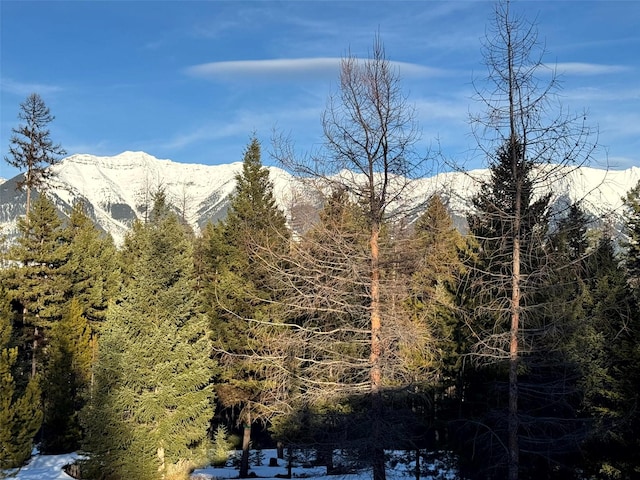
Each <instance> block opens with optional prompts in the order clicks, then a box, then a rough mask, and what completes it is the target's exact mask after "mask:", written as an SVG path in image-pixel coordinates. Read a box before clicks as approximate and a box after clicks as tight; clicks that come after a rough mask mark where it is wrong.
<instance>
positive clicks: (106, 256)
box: [65, 203, 120, 328]
mask: <svg viewBox="0 0 640 480" xmlns="http://www.w3.org/2000/svg"><path fill="white" fill-rule="evenodd" d="M65 236H66V238H67V239H68V241H69V248H70V252H69V261H68V262H67V264H66V268H65V272H66V274H67V275H68V276H69V284H70V290H69V292H68V293H67V297H68V298H75V299H77V301H78V302H79V303H80V305H81V306H82V310H83V315H84V316H85V317H86V319H87V320H88V321H89V323H90V324H92V326H93V328H96V327H98V324H99V323H100V322H102V321H104V319H105V316H106V311H107V305H108V302H109V300H111V299H113V298H114V297H115V295H116V293H117V288H118V284H119V281H120V271H119V268H118V265H117V260H116V247H115V245H114V243H113V239H112V238H111V236H110V235H106V234H104V233H103V232H101V231H99V230H98V229H97V228H96V226H95V225H94V223H93V222H92V221H91V219H90V218H89V216H88V215H87V212H86V211H85V206H84V205H83V204H82V203H76V204H75V205H74V206H73V209H72V210H71V213H70V215H69V220H68V221H67V224H66V231H65Z"/></svg>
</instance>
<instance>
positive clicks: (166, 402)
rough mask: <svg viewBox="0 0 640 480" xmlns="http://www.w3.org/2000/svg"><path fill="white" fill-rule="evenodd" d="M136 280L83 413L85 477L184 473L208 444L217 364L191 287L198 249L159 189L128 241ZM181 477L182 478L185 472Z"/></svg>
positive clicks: (115, 316)
mask: <svg viewBox="0 0 640 480" xmlns="http://www.w3.org/2000/svg"><path fill="white" fill-rule="evenodd" d="M127 248H129V249H133V250H134V251H135V253H136V255H137V258H136V256H132V255H131V253H132V252H129V253H128V254H126V255H125V258H135V260H134V264H133V265H131V266H130V270H131V273H132V277H131V279H130V280H129V282H128V283H126V284H125V285H124V287H123V290H122V293H121V295H120V298H119V299H118V301H117V302H116V303H112V305H111V307H110V308H109V311H108V314H107V320H106V322H105V324H104V327H103V329H102V333H101V337H100V343H99V355H98V362H97V365H96V368H95V388H94V391H93V395H92V399H91V401H90V403H89V406H88V408H87V409H86V410H85V412H84V415H83V417H84V425H85V426H86V428H87V430H88V432H87V438H86V448H87V450H88V451H89V452H90V453H91V458H90V460H89V463H88V465H87V468H88V471H89V472H94V473H100V474H102V475H105V476H106V477H107V478H136V479H140V480H144V479H147V478H149V479H156V478H164V477H165V476H168V475H169V474H170V473H171V472H172V471H176V470H178V471H181V470H184V471H186V470H187V469H188V468H189V466H190V465H193V462H195V461H198V458H199V455H200V454H202V453H203V450H204V448H205V446H206V442H207V429H208V426H209V421H210V419H211V417H212V414H213V411H212V400H213V398H212V392H211V388H212V386H211V382H210V380H211V377H212V375H213V373H214V370H213V367H214V364H213V362H212V360H211V358H210V355H211V343H210V336H209V333H208V332H209V329H208V326H207V319H206V317H205V315H203V314H202V313H201V304H200V302H199V298H198V296H197V293H196V289H195V278H194V268H193V248H192V243H191V241H190V238H189V234H188V233H187V232H186V230H185V227H184V226H183V225H182V224H181V222H180V220H179V219H178V218H177V217H176V215H175V214H173V213H171V212H170V211H169V209H168V207H167V205H166V204H165V200H164V195H163V194H162V192H159V193H158V194H157V195H156V201H155V205H154V209H153V212H152V216H151V221H150V223H149V224H147V225H144V226H139V227H138V228H137V229H135V230H134V233H133V236H132V237H131V238H129V240H128V242H127ZM183 474H184V472H183Z"/></svg>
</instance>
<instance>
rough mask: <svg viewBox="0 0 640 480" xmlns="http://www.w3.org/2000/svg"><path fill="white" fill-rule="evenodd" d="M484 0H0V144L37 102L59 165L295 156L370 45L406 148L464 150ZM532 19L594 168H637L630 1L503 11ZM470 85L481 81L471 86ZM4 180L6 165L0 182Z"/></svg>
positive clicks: (636, 65) (636, 40)
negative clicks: (141, 157)
mask: <svg viewBox="0 0 640 480" xmlns="http://www.w3.org/2000/svg"><path fill="white" fill-rule="evenodd" d="M493 8H494V4H493V3H492V2H487V1H455V0H454V1H446V2H439V1H426V0H425V1H418V0H414V1H408V2H405V1H384V2H373V1H328V2H327V1H324V2H323V1H311V0H307V1H283V2H276V1H270V0H265V1H258V0H254V1H163V2H160V1H66V2H60V1H41V2H30V1H7V0H2V1H0V9H1V12H0V19H1V25H0V27H1V28H0V31H1V39H0V40H1V52H0V95H1V96H0V106H1V118H0V122H1V123H0V127H1V129H0V148H1V149H2V153H3V156H4V155H6V153H7V151H8V146H9V136H10V133H11V128H12V127H15V126H17V124H18V120H17V113H18V109H19V104H20V103H21V102H22V101H24V99H25V98H26V96H27V95H28V94H29V93H31V92H37V93H39V94H40V95H41V96H42V97H43V99H44V100H45V102H46V103H47V105H48V106H49V107H50V109H51V112H52V113H53V114H54V115H55V116H56V119H55V121H54V122H53V123H52V124H51V132H52V137H53V139H54V140H55V141H56V142H59V143H61V144H62V146H63V147H64V148H65V149H66V150H67V152H68V153H69V154H73V153H89V154H95V155H115V154H118V153H120V152H123V151H125V150H143V151H145V152H148V153H150V154H152V155H154V156H156V157H159V158H168V159H172V160H175V161H179V162H189V163H204V164H220V163H230V162H234V161H239V160H241V159H242V153H243V150H244V148H245V147H246V145H247V143H248V141H249V138H250V136H251V135H252V133H253V132H255V133H256V134H257V136H258V138H259V139H260V140H261V141H262V143H263V149H264V150H263V151H264V154H263V162H264V163H265V164H270V163H272V162H271V160H270V159H269V156H268V153H269V150H270V148H271V147H270V139H271V136H272V131H273V130H274V129H276V130H277V131H279V132H282V133H284V134H285V135H287V136H289V137H290V138H291V139H292V140H293V141H294V142H295V147H296V150H298V151H299V152H305V151H309V150H312V149H316V148H317V147H318V146H319V145H320V144H321V142H322V129H321V115H322V111H323V110H324V108H325V106H326V103H327V97H328V95H329V94H330V93H332V92H335V91H336V85H337V80H338V74H339V59H340V57H342V56H344V55H345V54H347V53H348V52H351V53H352V54H355V55H356V56H358V57H361V58H364V57H366V55H367V52H368V50H370V48H371V45H372V42H373V38H374V35H375V34H376V32H379V33H380V37H381V39H382V41H383V42H384V45H385V48H386V55H387V58H388V59H389V60H391V61H393V62H399V63H398V65H399V66H398V68H399V71H400V75H401V78H402V87H403V91H404V92H405V94H406V95H407V97H408V100H409V102H411V103H413V104H414V105H415V106H416V113H417V120H418V122H419V124H420V127H421V130H422V138H421V140H420V142H421V143H420V144H419V145H418V148H419V149H421V150H423V151H426V150H427V148H429V146H430V145H431V146H433V145H436V144H439V146H440V147H439V148H440V149H441V151H442V154H443V155H444V156H445V157H446V158H449V159H453V160H456V161H459V162H461V163H466V164H467V166H469V167H475V166H480V165H481V160H482V158H481V157H480V156H478V155H475V154H474V153H473V147H474V140H473V138H472V136H471V135H470V132H471V128H470V125H469V120H468V118H469V112H470V111H475V110H478V109H479V108H480V105H479V104H477V103H476V102H474V100H473V99H472V96H473V84H472V81H474V79H475V81H476V84H479V85H482V78H483V76H484V74H485V72H486V69H485V67H484V66H483V63H482V54H481V48H480V40H481V38H482V37H483V36H484V35H485V31H486V28H487V25H488V22H489V21H490V19H491V14H492V11H493ZM513 8H515V9H516V10H517V11H518V12H522V13H523V14H524V15H525V16H526V17H527V18H528V19H531V20H534V19H535V20H536V21H537V28H538V31H539V38H540V39H541V40H542V41H543V42H544V43H545V44H546V51H547V54H546V56H545V60H546V61H547V62H548V63H550V64H556V63H557V64H558V72H559V73H561V74H562V76H561V80H562V87H563V88H562V90H561V92H560V93H561V96H562V97H561V99H562V103H563V105H564V106H565V107H566V108H568V109H570V110H571V111H573V112H576V113H580V112H582V111H583V110H586V111H587V113H588V122H589V124H591V125H592V126H594V127H597V128H598V129H599V143H600V144H601V145H602V148H601V149H600V150H599V151H598V152H597V157H598V160H599V161H600V162H603V161H604V159H605V156H606V158H608V162H609V164H611V165H612V166H613V167H614V168H627V167H630V166H633V165H639V166H640V29H639V28H638V26H639V25H640V2H637V1H586V0H585V1H549V2H547V1H516V2H514V6H513ZM478 82H479V83H478ZM15 173H16V171H15V170H12V169H10V168H9V167H8V166H7V165H6V164H5V163H4V162H2V163H1V166H0V176H2V177H5V178H8V177H11V176H13V175H14V174H15Z"/></svg>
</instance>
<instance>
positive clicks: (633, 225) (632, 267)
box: [624, 182, 640, 300]
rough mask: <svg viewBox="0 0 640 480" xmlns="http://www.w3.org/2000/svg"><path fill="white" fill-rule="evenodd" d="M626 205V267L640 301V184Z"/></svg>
mask: <svg viewBox="0 0 640 480" xmlns="http://www.w3.org/2000/svg"><path fill="white" fill-rule="evenodd" d="M624 204H625V234H626V237H627V239H626V241H625V242H624V247H625V249H626V254H625V266H626V269H627V274H628V275H629V281H630V282H631V285H632V287H633V289H634V291H635V293H636V297H637V298H638V299H639V300H640V182H638V185H636V186H635V188H633V189H631V191H630V192H628V193H627V196H626V197H625V198H624Z"/></svg>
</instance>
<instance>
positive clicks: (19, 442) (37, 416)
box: [0, 286, 42, 471]
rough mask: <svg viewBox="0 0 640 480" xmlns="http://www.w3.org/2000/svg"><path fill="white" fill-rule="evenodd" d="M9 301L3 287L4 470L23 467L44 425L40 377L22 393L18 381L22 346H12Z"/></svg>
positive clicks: (0, 418)
mask: <svg viewBox="0 0 640 480" xmlns="http://www.w3.org/2000/svg"><path fill="white" fill-rule="evenodd" d="M10 315H11V313H10V309H9V300H8V297H7V295H6V292H5V290H4V288H3V287H1V286H0V471H1V470H3V469H7V468H15V467H20V466H22V465H23V464H24V463H25V462H26V461H27V460H28V459H29V458H30V457H31V451H32V449H33V445H34V438H35V436H36V433H37V432H38V430H39V429H40V425H41V423H42V406H41V399H40V386H39V380H38V377H34V378H31V379H30V380H29V382H28V384H27V385H26V388H25V389H24V391H20V390H19V388H18V386H17V385H16V381H15V378H14V372H13V369H14V366H15V363H16V361H17V358H18V347H12V346H11V330H12V328H11V318H10Z"/></svg>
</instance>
